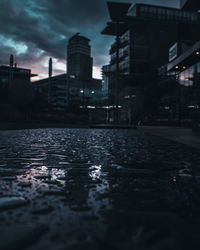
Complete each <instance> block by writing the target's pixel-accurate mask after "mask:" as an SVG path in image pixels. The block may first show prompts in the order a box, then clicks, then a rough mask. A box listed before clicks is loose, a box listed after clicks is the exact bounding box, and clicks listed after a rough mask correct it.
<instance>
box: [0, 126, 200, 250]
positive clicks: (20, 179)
mask: <svg viewBox="0 0 200 250" xmlns="http://www.w3.org/2000/svg"><path fill="white" fill-rule="evenodd" d="M0 187H1V188H0V236H1V237H0V250H7V249H8V250H10V249H20V250H23V249H28V250H42V249H48V250H65V249H69V250H71V249H81V250H83V249H87V250H88V249H92V250H96V249H109V250H112V249H116V250H118V249H120V250H121V249H128V250H129V249H139V250H143V249H152V250H156V249H162V250H164V249H176V250H177V249H199V246H200V239H199V233H200V229H199V228H200V214H199V211H200V150H198V149H195V148H190V147H188V146H184V145H182V144H179V143H176V142H172V141H170V140H167V139H162V138H160V137H156V136H153V135H150V134H145V133H144V132H143V131H136V130H117V129H112V130H109V129H108V130H106V129H36V130H18V131H0Z"/></svg>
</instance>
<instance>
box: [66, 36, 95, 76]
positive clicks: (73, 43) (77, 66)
mask: <svg viewBox="0 0 200 250" xmlns="http://www.w3.org/2000/svg"><path fill="white" fill-rule="evenodd" d="M79 34H80V33H77V34H76V35H74V36H73V37H71V38H70V39H69V43H68V47H67V73H68V74H69V75H70V76H71V77H76V78H80V79H84V80H89V79H92V66H93V59H92V57H91V47H90V45H89V42H90V40H89V39H88V38H86V37H83V36H80V35H79Z"/></svg>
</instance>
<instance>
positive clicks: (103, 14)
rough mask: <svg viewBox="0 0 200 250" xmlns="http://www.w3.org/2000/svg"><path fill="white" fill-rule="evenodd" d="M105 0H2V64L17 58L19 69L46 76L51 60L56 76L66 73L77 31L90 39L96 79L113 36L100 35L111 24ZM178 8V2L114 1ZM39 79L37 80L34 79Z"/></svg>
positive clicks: (0, 29)
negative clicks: (69, 44)
mask: <svg viewBox="0 0 200 250" xmlns="http://www.w3.org/2000/svg"><path fill="white" fill-rule="evenodd" d="M106 2H107V1H106V0H0V64H8V61H9V55H10V54H14V55H15V61H16V62H17V65H18V66H19V67H26V68H31V69H32V72H33V73H36V74H38V75H39V76H38V78H44V77H46V76H47V71H48V70H47V66H48V58H49V57H52V58H53V68H54V75H56V74H60V73H63V72H65V69H66V46H67V42H68V39H69V38H70V37H71V36H72V35H74V34H75V33H77V32H81V35H83V36H86V37H88V38H90V39H91V46H92V56H93V58H94V69H93V75H94V77H97V78H100V68H101V66H102V65H104V64H107V63H108V62H109V56H108V52H109V47H110V45H111V43H112V42H113V38H112V37H109V36H108V37H107V36H103V35H101V34H100V33H101V31H102V30H103V28H104V27H105V25H106V22H108V21H109V16H108V11H107V6H106ZM115 2H130V3H136V2H137V3H149V4H157V5H163V6H170V7H179V0H132V1H131V0H130V1H128V0H115ZM35 80H36V78H35Z"/></svg>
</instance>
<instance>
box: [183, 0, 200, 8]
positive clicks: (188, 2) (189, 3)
mask: <svg viewBox="0 0 200 250" xmlns="http://www.w3.org/2000/svg"><path fill="white" fill-rule="evenodd" d="M180 5H181V9H182V10H190V11H198V10H199V9H200V1H198V0H180Z"/></svg>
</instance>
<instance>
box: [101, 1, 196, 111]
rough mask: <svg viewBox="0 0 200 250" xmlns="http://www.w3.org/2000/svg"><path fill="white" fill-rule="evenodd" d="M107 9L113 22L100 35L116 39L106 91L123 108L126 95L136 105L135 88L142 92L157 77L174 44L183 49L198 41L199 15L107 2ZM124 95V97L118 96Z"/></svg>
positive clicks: (184, 11)
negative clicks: (108, 89)
mask: <svg viewBox="0 0 200 250" xmlns="http://www.w3.org/2000/svg"><path fill="white" fill-rule="evenodd" d="M120 6H121V7H120ZM108 7H109V12H110V17H111V20H112V22H110V23H107V26H106V28H105V29H104V30H103V31H102V34H104V35H112V36H115V37H116V41H115V42H114V43H113V45H112V46H111V49H110V71H111V76H110V82H109V87H110V91H109V92H110V97H111V99H112V100H113V102H114V103H119V104H121V105H122V104H123V103H124V105H125V106H126V100H127V99H130V98H127V97H128V96H129V97H130V96H134V98H133V101H132V102H135V94H134V89H135V90H136V89H137V91H136V92H140V91H138V89H141V88H143V89H144V90H145V88H147V87H148V84H150V83H151V82H152V81H153V80H154V79H155V78H156V74H157V68H158V67H161V66H162V65H164V64H166V63H167V62H168V60H169V52H168V50H169V48H171V47H172V45H173V44H174V43H175V42H177V41H179V42H181V43H184V44H185V47H184V46H183V47H184V49H185V50H186V49H187V48H188V47H190V46H191V44H194V43H195V42H196V41H198V40H199V38H200V33H199V20H200V16H199V13H197V12H195V11H193V12H191V11H187V10H181V9H177V8H168V7H162V6H154V5H148V4H133V5H131V4H130V5H128V4H126V6H125V5H124V4H122V3H121V4H120V3H117V4H116V3H109V4H108ZM125 7H126V8H125ZM125 9H126V10H125ZM120 11H121V12H120ZM122 12H123V13H122ZM120 13H121V14H120ZM118 16H120V18H119V19H118ZM125 89H126V90H127V91H125ZM122 90H124V91H122ZM128 91H130V94H129V92H128ZM123 92H124V93H126V95H124V97H120V95H119V93H123ZM116 96H118V97H117V98H118V100H116V99H117V98H116ZM128 101H129V103H131V102H130V100H128ZM129 106H130V107H131V106H132V107H131V109H132V108H133V109H134V105H129ZM131 113H134V112H131Z"/></svg>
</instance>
